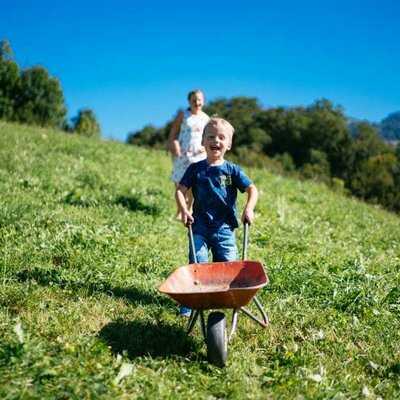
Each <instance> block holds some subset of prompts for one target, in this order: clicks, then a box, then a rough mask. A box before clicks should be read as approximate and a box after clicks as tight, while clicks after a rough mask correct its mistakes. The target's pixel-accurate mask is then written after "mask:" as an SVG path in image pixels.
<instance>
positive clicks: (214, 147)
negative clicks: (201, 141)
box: [211, 146, 220, 151]
mask: <svg viewBox="0 0 400 400" xmlns="http://www.w3.org/2000/svg"><path fill="white" fill-rule="evenodd" d="M211 150H212V151H219V150H220V147H219V146H211Z"/></svg>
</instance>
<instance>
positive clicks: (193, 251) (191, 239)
mask: <svg viewBox="0 0 400 400" xmlns="http://www.w3.org/2000/svg"><path fill="white" fill-rule="evenodd" d="M187 227H188V230H189V242H190V249H191V250H192V254H193V262H194V263H195V264H197V256H196V248H195V246H194V238H193V229H192V224H187Z"/></svg>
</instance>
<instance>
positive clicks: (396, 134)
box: [379, 111, 400, 141]
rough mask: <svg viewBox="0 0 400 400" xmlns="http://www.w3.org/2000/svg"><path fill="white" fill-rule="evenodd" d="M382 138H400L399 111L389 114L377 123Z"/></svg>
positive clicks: (390, 139)
mask: <svg viewBox="0 0 400 400" xmlns="http://www.w3.org/2000/svg"><path fill="white" fill-rule="evenodd" d="M379 130H380V132H381V136H382V138H383V139H385V140H387V141H393V140H396V141H398V140H400V111H397V112H394V113H391V114H389V115H388V116H387V117H386V118H384V119H383V120H382V121H381V123H380V124H379Z"/></svg>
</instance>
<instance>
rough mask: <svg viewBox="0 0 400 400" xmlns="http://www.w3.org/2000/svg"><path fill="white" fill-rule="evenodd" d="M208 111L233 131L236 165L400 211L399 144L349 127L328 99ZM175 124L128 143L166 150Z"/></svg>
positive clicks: (221, 103)
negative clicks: (293, 178)
mask: <svg viewBox="0 0 400 400" xmlns="http://www.w3.org/2000/svg"><path fill="white" fill-rule="evenodd" d="M204 111H205V112H206V113H207V114H208V115H213V114H218V115H219V116H221V117H223V118H226V119H227V120H229V121H230V122H231V123H232V125H233V126H234V127H235V129H236V132H235V135H234V146H233V149H232V152H231V155H230V157H231V159H233V161H240V163H241V164H246V165H248V166H257V167H261V168H268V169H272V170H274V171H276V172H280V173H285V174H290V175H294V176H296V177H298V178H303V179H314V180H317V181H320V182H324V183H326V184H328V185H330V186H331V187H333V188H335V189H336V190H340V191H343V192H345V193H348V194H352V195H354V196H356V197H359V198H361V199H363V200H365V201H368V202H371V203H375V204H381V205H383V206H384V207H385V208H387V209H389V210H392V211H396V212H399V211H400V163H399V160H400V146H399V145H397V147H394V146H391V145H389V144H388V143H387V142H385V141H384V140H383V139H382V138H381V136H380V133H379V130H378V128H377V126H375V125H373V124H370V123H368V122H354V121H352V123H351V129H350V124H349V118H348V117H346V115H345V114H344V110H343V108H342V107H340V106H335V105H333V104H332V103H331V102H330V101H329V100H327V99H319V100H316V101H315V102H314V103H313V104H312V105H310V106H308V107H294V108H285V107H276V108H269V109H264V108H263V107H261V105H260V104H259V102H258V100H257V99H255V98H247V97H234V98H231V99H224V98H222V99H217V100H215V101H213V102H211V103H209V104H208V105H207V106H206V107H205V108H204ZM171 123H172V121H169V122H168V123H167V124H166V125H165V126H163V127H161V128H156V127H154V126H152V125H148V126H146V127H144V128H143V129H142V130H140V131H137V132H132V133H130V134H129V135H128V138H127V143H129V144H133V145H144V146H149V147H152V148H158V149H164V148H165V144H166V140H167V137H168V133H169V129H170V127H171Z"/></svg>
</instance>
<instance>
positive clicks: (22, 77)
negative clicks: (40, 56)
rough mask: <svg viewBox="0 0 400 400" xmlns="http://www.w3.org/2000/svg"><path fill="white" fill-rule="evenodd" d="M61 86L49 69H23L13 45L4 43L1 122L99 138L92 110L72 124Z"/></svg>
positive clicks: (81, 112) (0, 72)
mask: <svg viewBox="0 0 400 400" xmlns="http://www.w3.org/2000/svg"><path fill="white" fill-rule="evenodd" d="M66 115H67V108H66V106H65V100H64V94H63V91H62V88H61V84H60V82H59V80H58V79H57V78H53V77H51V76H50V75H49V73H48V71H47V70H46V68H44V67H43V66H41V65H36V66H33V67H31V68H25V69H22V70H21V69H20V67H19V65H18V64H17V63H16V62H15V61H14V58H13V52H12V49H11V45H10V43H9V41H7V40H1V41H0V119H3V120H6V121H10V122H19V123H24V124H28V125H37V126H47V127H54V128H61V129H63V130H64V131H66V132H68V133H77V134H79V135H82V136H99V135H100V124H99V123H98V122H97V119H96V116H95V114H94V111H93V110H92V109H80V110H79V111H78V114H77V115H76V116H75V117H74V118H72V119H71V120H70V121H68V120H67V119H66Z"/></svg>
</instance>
